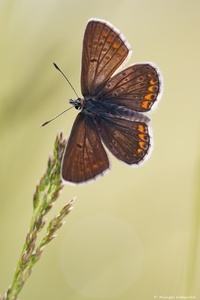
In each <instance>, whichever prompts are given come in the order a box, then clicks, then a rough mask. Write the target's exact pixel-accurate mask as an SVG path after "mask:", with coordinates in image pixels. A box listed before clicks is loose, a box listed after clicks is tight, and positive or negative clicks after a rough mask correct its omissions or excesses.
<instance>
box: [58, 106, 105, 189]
mask: <svg viewBox="0 0 200 300" xmlns="http://www.w3.org/2000/svg"><path fill="white" fill-rule="evenodd" d="M108 168H109V161H108V157H107V154H106V152H105V150H104V147H103V145H102V142H101V139H100V136H99V133H98V129H97V127H96V125H95V123H94V121H93V119H92V117H91V116H87V115H85V114H83V113H81V112H80V113H79V114H78V115H77V117H76V119H75V122H74V125H73V127H72V130H71V134H70V137H69V140H68V143H67V146H66V149H65V153H64V156H63V161H62V171H61V172H62V178H63V179H64V181H66V182H71V183H76V184H77V183H82V182H85V181H88V180H90V179H94V178H95V177H96V176H97V175H99V174H103V173H104V171H105V170H107V169H108Z"/></svg>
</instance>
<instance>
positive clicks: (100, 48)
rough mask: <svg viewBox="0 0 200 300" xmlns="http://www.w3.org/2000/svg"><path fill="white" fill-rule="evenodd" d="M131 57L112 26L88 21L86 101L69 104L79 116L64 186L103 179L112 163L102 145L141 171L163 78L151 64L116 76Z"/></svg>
mask: <svg viewBox="0 0 200 300" xmlns="http://www.w3.org/2000/svg"><path fill="white" fill-rule="evenodd" d="M130 52H131V49H130V46H129V44H128V43H127V41H126V40H125V38H124V37H123V36H122V34H121V33H120V32H119V31H118V30H117V29H116V28H114V27H113V26H112V25H111V24H110V23H108V22H106V21H103V20H98V19H91V20H89V22H88V24H87V27H86V30H85V34H84V39H83V52H82V70H81V90H82V95H83V98H78V99H77V100H70V103H71V104H72V105H74V107H75V108H76V109H78V110H80V112H79V114H78V115H77V117H76V119H75V122H74V125H73V127H72V130H71V134H70V137H69V140H68V143H67V145H66V149H65V153H64V156H63V161H62V178H63V180H64V181H65V182H68V183H73V184H79V183H84V182H87V181H90V180H93V179H95V178H96V177H97V176H98V175H102V174H104V173H105V171H106V170H108V169H109V166H110V164H109V160H108V156H107V153H106V151H105V149H104V146H103V144H104V145H105V146H106V147H107V148H108V149H109V150H110V152H111V153H112V154H113V155H114V156H115V157H117V158H118V159H119V160H121V161H123V162H125V163H126V164H128V165H130V166H137V165H138V164H140V163H141V162H143V161H144V159H145V158H146V157H147V155H148V154H149V152H150V148H151V136H150V132H149V131H150V129H149V126H148V123H149V121H150V118H149V117H148V116H146V115H145V114H144V113H146V112H148V111H149V110H151V108H152V106H153V104H154V102H156V101H157V97H158V94H159V92H160V77H159V74H158V71H157V69H156V68H155V67H154V66H152V65H151V64H149V63H139V64H135V65H131V66H129V67H127V68H125V69H124V70H122V71H120V72H119V73H116V74H115V75H113V74H114V72H115V71H116V70H117V69H118V67H119V66H120V65H121V64H122V63H123V62H124V61H125V60H126V59H127V57H128V56H129V55H130ZM102 142H103V143H102Z"/></svg>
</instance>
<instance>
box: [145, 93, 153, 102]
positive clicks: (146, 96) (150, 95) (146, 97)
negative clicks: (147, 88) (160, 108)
mask: <svg viewBox="0 0 200 300" xmlns="http://www.w3.org/2000/svg"><path fill="white" fill-rule="evenodd" d="M152 96H153V95H152V94H147V95H145V96H144V98H145V99H146V100H148V101H151V100H152Z"/></svg>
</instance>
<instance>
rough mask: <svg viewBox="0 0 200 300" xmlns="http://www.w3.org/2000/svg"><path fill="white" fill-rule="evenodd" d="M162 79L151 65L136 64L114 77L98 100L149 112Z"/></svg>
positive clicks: (100, 93)
mask: <svg viewBox="0 0 200 300" xmlns="http://www.w3.org/2000/svg"><path fill="white" fill-rule="evenodd" d="M160 85H161V82H160V77H159V73H158V71H157V69H156V68H155V67H153V66H152V65H150V64H135V65H132V66H130V67H128V68H126V69H124V70H122V71H121V72H119V73H117V74H116V75H114V76H113V77H112V78H111V79H110V80H109V81H108V82H107V84H106V85H105V87H104V88H103V89H102V91H100V92H99V94H98V96H97V97H98V99H102V101H108V102H109V103H113V104H117V105H122V106H124V107H126V108H129V109H132V110H135V111H138V112H146V111H149V110H150V109H151V107H152V105H153V104H154V102H155V101H156V100H157V97H158V94H159V92H160Z"/></svg>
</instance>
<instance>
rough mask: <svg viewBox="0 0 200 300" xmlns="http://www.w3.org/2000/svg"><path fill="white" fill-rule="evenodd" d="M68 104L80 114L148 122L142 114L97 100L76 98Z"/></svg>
mask: <svg viewBox="0 0 200 300" xmlns="http://www.w3.org/2000/svg"><path fill="white" fill-rule="evenodd" d="M70 104H72V105H74V107H75V108H76V109H79V110H81V112H82V113H83V114H86V115H91V116H92V115H93V116H94V115H97V116H105V117H119V118H122V119H127V120H132V121H136V122H146V123H148V122H149V121H150V119H149V118H148V117H147V116H145V115H144V114H142V113H139V112H136V111H134V110H132V109H128V108H126V107H124V106H119V105H116V104H113V103H109V102H107V101H102V100H98V99H92V98H91V99H90V98H83V99H81V98H78V99H76V100H70Z"/></svg>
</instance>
